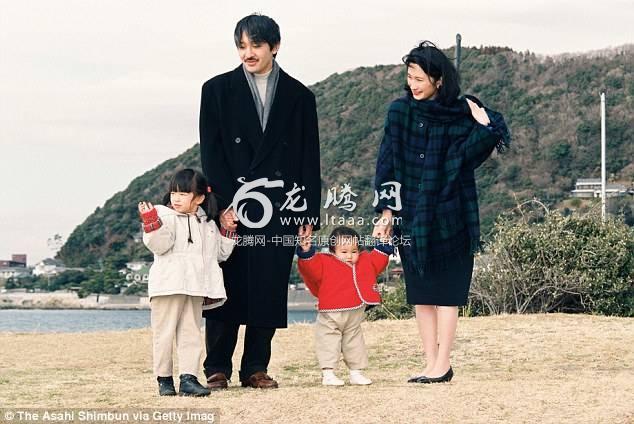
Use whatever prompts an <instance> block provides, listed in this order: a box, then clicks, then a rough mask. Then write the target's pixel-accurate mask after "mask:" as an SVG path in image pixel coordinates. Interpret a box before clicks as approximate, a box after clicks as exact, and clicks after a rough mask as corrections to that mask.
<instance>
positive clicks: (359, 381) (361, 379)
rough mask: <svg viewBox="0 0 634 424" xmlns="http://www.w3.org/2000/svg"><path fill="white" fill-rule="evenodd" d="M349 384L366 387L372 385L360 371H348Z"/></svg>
mask: <svg viewBox="0 0 634 424" xmlns="http://www.w3.org/2000/svg"><path fill="white" fill-rule="evenodd" d="M350 384H356V385H359V386H367V385H368V384H372V380H370V379H369V378H368V377H366V376H365V375H363V374H361V370H350Z"/></svg>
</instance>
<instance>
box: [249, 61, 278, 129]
mask: <svg viewBox="0 0 634 424" xmlns="http://www.w3.org/2000/svg"><path fill="white" fill-rule="evenodd" d="M242 70H243V71H244V76H245V77H246V78H247V82H248V83H249V88H250V89H251V94H252V95H253V101H254V102H255V109H256V110H257V111H258V117H259V118H260V125H261V126H262V132H264V130H266V122H267V121H268V120H269V114H270V113H271V106H272V104H273V98H274V97H275V91H276V90H277V81H278V80H279V78H280V65H278V64H277V62H276V61H275V60H274V61H273V69H272V70H271V73H270V74H269V77H268V78H267V80H266V101H264V102H263V101H262V99H261V98H260V92H259V91H258V87H257V85H256V83H255V77H254V76H253V74H252V73H250V72H249V71H247V69H246V67H245V66H244V65H242Z"/></svg>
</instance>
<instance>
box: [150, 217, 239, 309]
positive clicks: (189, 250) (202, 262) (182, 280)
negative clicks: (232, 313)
mask: <svg viewBox="0 0 634 424" xmlns="http://www.w3.org/2000/svg"><path fill="white" fill-rule="evenodd" d="M155 208H156V211H157V212H158V216H159V218H160V219H161V221H162V226H161V227H160V228H159V229H157V230H154V231H152V232H149V233H144V234H143V243H145V245H146V246H147V248H148V249H150V251H152V253H154V263H153V264H152V266H151V267H150V276H149V283H148V295H149V297H150V299H152V297H154V296H165V295H170V294H186V295H189V296H202V297H209V298H212V299H221V300H220V301H219V302H216V303H213V304H212V305H209V306H206V309H210V308H212V307H213V308H217V307H218V306H220V305H222V304H223V303H224V302H225V301H226V300H227V293H226V292H225V285H224V280H223V277H222V269H221V268H220V266H219V265H218V263H219V262H222V261H225V260H227V258H228V257H229V255H230V254H231V252H232V250H233V247H234V245H235V241H234V240H233V239H232V238H228V237H224V236H222V235H221V234H220V231H219V229H218V226H217V225H216V223H215V222H214V221H209V222H207V216H206V215H205V212H204V211H203V210H202V208H200V207H199V208H198V211H197V213H196V215H195V216H194V215H188V214H184V213H180V212H177V211H175V210H173V209H170V208H168V207H166V206H161V205H157V206H155ZM188 221H189V222H188ZM190 230H191V240H192V243H190V242H189V241H188V239H189V237H190Z"/></svg>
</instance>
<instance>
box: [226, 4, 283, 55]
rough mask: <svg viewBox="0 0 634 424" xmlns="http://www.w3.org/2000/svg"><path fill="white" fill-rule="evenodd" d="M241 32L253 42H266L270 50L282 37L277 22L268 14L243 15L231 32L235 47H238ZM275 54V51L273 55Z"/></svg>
mask: <svg viewBox="0 0 634 424" xmlns="http://www.w3.org/2000/svg"><path fill="white" fill-rule="evenodd" d="M243 33H244V34H246V35H247V37H249V39H250V40H251V41H252V42H254V43H267V44H268V45H269V47H270V48H271V50H273V47H275V46H277V45H278V44H280V41H281V39H282V37H281V36H280V27H279V26H278V25H277V23H276V22H275V21H274V20H273V19H271V18H269V17H268V16H265V15H260V14H259V13H254V14H252V15H249V16H245V17H244V18H242V19H240V20H239V21H238V23H237V24H236V29H235V31H234V32H233V40H234V41H235V43H236V47H240V40H241V39H242V34H243ZM276 55H277V53H275V54H274V55H273V57H275V56H276Z"/></svg>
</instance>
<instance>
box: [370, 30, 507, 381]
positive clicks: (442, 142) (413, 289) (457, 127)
mask: <svg viewBox="0 0 634 424" xmlns="http://www.w3.org/2000/svg"><path fill="white" fill-rule="evenodd" d="M403 62H404V63H405V65H406V67H407V85H406V87H405V89H406V92H407V94H406V95H405V96H403V97H401V98H399V99H397V100H395V101H393V102H392V104H391V105H390V108H389V111H388V115H387V118H386V120H385V133H384V136H383V140H382V142H381V147H380V149H379V157H378V161H377V166H376V177H375V188H376V190H377V191H378V192H382V191H385V186H386V185H394V182H396V183H400V199H401V205H402V208H401V209H400V210H395V208H394V207H393V206H392V205H391V204H388V203H389V202H390V199H389V198H388V196H379V197H384V198H383V199H380V200H379V204H378V205H377V208H376V210H377V212H379V213H381V214H382V218H383V219H381V220H380V222H379V224H378V225H376V226H375V228H374V234H373V235H374V236H375V237H382V236H385V235H388V234H390V235H391V233H392V227H391V222H392V215H393V213H394V214H395V215H398V216H399V217H400V218H401V219H400V222H399V225H398V226H397V227H395V228H394V233H395V234H396V235H397V236H401V237H402V238H403V239H404V240H408V241H409V243H404V244H403V245H402V246H400V247H399V252H400V255H401V259H402V262H403V268H404V274H405V285H406V289H407V302H408V303H410V304H412V305H415V310H416V321H417V323H418V328H419V333H420V336H421V339H422V343H423V349H424V352H425V359H426V363H427V366H426V367H425V369H424V370H423V372H422V375H420V376H416V377H413V378H411V379H410V380H409V382H412V383H414V382H415V383H437V382H446V381H450V380H451V378H452V377H453V370H452V368H451V365H450V359H449V358H450V353H451V348H452V344H453V341H454V338H455V334H456V326H457V323H458V306H461V305H465V304H466V302H467V295H468V293H469V286H470V284H471V273H472V271H473V255H474V253H475V252H476V251H477V250H478V248H479V246H480V224H479V217H478V215H479V212H478V199H477V193H476V184H475V177H474V171H475V169H476V168H477V167H478V166H480V164H482V162H484V160H485V159H486V158H487V157H489V155H490V154H491V152H492V151H493V150H494V149H496V148H497V150H498V152H502V151H503V150H504V149H505V148H507V147H508V146H509V143H510V134H509V131H508V128H507V127H506V124H505V122H504V118H503V117H502V115H501V114H499V113H498V112H495V111H493V110H491V109H488V108H486V107H484V106H483V105H482V103H480V101H479V100H478V99H476V98H475V97H473V96H464V97H459V94H460V86H459V82H458V74H457V72H456V68H455V67H454V66H453V64H452V63H451V61H450V60H449V59H448V58H447V56H445V54H444V53H443V52H442V51H440V50H439V49H438V48H437V47H436V46H435V45H434V44H433V43H430V42H427V41H425V42H423V43H421V44H420V45H419V46H418V47H416V48H414V49H413V50H412V51H411V52H410V53H409V54H408V55H406V56H405V57H404V58H403ZM393 210H394V212H393Z"/></svg>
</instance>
